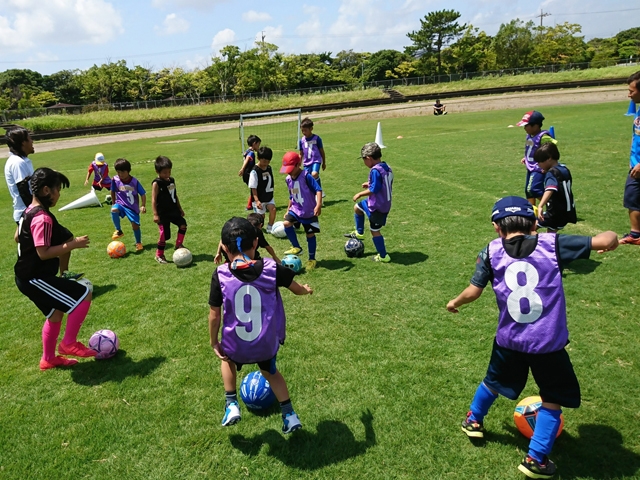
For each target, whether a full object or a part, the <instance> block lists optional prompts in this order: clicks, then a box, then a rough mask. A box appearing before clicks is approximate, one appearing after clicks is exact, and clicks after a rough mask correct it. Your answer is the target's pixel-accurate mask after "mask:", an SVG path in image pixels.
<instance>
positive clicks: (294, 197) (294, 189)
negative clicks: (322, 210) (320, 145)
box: [286, 171, 322, 218]
mask: <svg viewBox="0 0 640 480" xmlns="http://www.w3.org/2000/svg"><path fill="white" fill-rule="evenodd" d="M286 182H287V188H288V189H289V198H290V199H291V208H290V210H291V211H292V212H293V213H295V214H296V215H297V216H298V217H300V218H311V217H313V211H314V209H315V208H316V193H317V192H321V191H322V188H320V185H318V182H316V180H315V178H313V177H312V176H311V174H309V173H307V172H305V171H303V172H301V173H300V174H299V175H298V176H297V177H296V178H291V175H287V179H286Z"/></svg>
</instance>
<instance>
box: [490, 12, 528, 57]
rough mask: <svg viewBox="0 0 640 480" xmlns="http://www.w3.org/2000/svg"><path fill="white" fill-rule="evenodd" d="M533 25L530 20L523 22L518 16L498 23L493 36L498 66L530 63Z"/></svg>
mask: <svg viewBox="0 0 640 480" xmlns="http://www.w3.org/2000/svg"><path fill="white" fill-rule="evenodd" d="M533 27H534V24H533V22H532V21H529V22H527V23H524V22H522V21H521V20H520V19H518V18H516V19H515V20H511V21H510V22H509V23H503V24H502V25H500V29H499V30H498V33H497V34H496V36H495V37H493V49H494V50H495V52H496V63H497V66H498V68H521V67H527V66H529V65H530V59H531V53H532V52H533V31H532V30H533Z"/></svg>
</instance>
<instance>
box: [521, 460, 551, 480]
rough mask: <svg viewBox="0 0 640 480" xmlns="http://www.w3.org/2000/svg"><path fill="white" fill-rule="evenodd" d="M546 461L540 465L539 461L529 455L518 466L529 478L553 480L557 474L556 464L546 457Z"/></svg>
mask: <svg viewBox="0 0 640 480" xmlns="http://www.w3.org/2000/svg"><path fill="white" fill-rule="evenodd" d="M544 460H545V461H544V462H543V463H538V461H537V460H535V459H534V458H531V457H530V456H529V455H527V456H526V457H524V460H522V463H521V464H520V465H518V470H520V471H521V472H522V473H524V474H525V475H526V476H527V477H529V478H551V477H553V476H554V475H555V473H556V464H555V463H553V462H552V461H551V460H549V457H545V458H544Z"/></svg>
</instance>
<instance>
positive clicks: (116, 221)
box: [111, 211, 122, 232]
mask: <svg viewBox="0 0 640 480" xmlns="http://www.w3.org/2000/svg"><path fill="white" fill-rule="evenodd" d="M111 220H113V225H114V226H115V227H116V230H118V231H119V232H120V231H122V228H121V226H120V212H117V211H116V212H111Z"/></svg>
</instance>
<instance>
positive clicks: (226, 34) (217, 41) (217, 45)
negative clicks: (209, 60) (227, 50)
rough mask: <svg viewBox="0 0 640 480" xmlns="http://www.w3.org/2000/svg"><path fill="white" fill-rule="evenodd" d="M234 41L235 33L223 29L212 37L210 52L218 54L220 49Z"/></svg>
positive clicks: (228, 29)
mask: <svg viewBox="0 0 640 480" xmlns="http://www.w3.org/2000/svg"><path fill="white" fill-rule="evenodd" d="M235 40H236V32H234V31H233V30H231V29H230V28H225V29H224V30H220V31H219V32H218V33H216V34H215V35H214V37H213V41H212V42H211V50H212V51H213V52H214V53H215V55H217V54H218V52H219V51H220V50H221V49H222V47H224V46H226V45H229V44H232V43H233V42H235Z"/></svg>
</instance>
